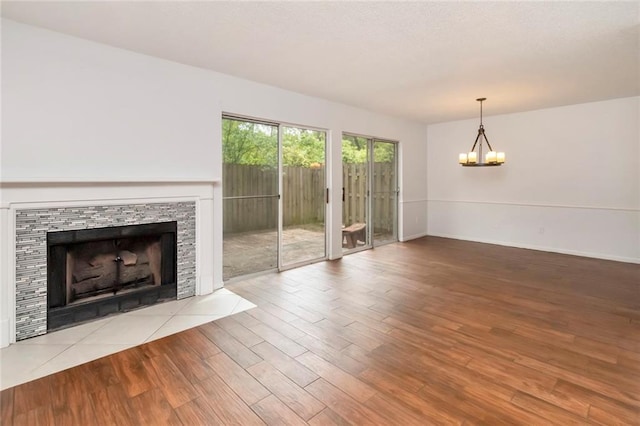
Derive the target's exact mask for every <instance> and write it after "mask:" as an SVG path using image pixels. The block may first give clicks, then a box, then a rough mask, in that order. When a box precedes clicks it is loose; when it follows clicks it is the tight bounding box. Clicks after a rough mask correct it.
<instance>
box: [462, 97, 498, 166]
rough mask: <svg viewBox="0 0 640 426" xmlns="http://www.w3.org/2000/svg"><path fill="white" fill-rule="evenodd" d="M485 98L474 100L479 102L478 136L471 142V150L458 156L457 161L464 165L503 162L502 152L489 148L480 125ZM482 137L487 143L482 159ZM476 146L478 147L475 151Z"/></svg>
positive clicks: (485, 164) (489, 164) (488, 164)
mask: <svg viewBox="0 0 640 426" xmlns="http://www.w3.org/2000/svg"><path fill="white" fill-rule="evenodd" d="M486 100H487V98H478V99H476V101H478V102H480V127H479V128H478V136H476V141H475V142H474V143H473V146H472V147H471V151H469V152H468V153H463V154H460V156H459V157H458V162H459V163H460V164H461V165H463V166H465V167H486V166H501V165H502V164H503V163H504V152H496V151H494V150H493V148H491V144H490V143H489V139H487V135H486V134H485V133H484V126H483V125H482V102H483V101H486ZM483 139H484V141H485V142H486V143H487V147H489V152H487V153H486V155H485V157H484V161H483V158H482V140H483ZM476 146H477V147H478V150H477V151H476Z"/></svg>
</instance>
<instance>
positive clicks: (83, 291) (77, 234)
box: [47, 222, 177, 330]
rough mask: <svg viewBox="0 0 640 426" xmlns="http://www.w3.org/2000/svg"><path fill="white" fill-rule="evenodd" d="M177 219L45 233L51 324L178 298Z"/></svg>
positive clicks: (58, 325) (51, 326)
mask: <svg viewBox="0 0 640 426" xmlns="http://www.w3.org/2000/svg"><path fill="white" fill-rule="evenodd" d="M176 234H177V222H161V223H151V224H142V225H129V226H114V227H107V228H92V229H83V230H72V231H58V232H48V233H47V330H54V329H57V328H61V327H65V326H69V325H72V324H74V323H78V322H83V321H87V320H90V319H95V318H99V317H102V316H105V315H109V314H112V313H115V312H126V311H129V310H132V309H136V308H138V307H141V306H146V305H152V304H155V303H158V302H162V301H165V300H171V299H176V297H177V285H176V273H177V256H176V255H177V239H176Z"/></svg>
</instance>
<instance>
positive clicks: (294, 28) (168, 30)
mask: <svg viewBox="0 0 640 426" xmlns="http://www.w3.org/2000/svg"><path fill="white" fill-rule="evenodd" d="M639 5H640V3H639V2H637V1H634V2H611V1H607V2H553V1H551V2H191V1H177V2H148V1H147V2H145V1H140V2H87V1H85V2H56V1H46V2H19V1H16V2H2V15H3V16H4V17H6V18H9V19H13V20H16V21H19V22H23V23H27V24H31V25H35V26H40V27H44V28H48V29H51V30H54V31H59V32H62V33H67V34H71V35H74V36H78V37H82V38H86V39H89V40H93V41H97V42H101V43H106V44H109V45H112V46H116V47H120V48H123V49H128V50H132V51H136V52H140V53H144V54H148V55H152V56H157V57H160V58H165V59H169V60H172V61H176V62H181V63H184V64H189V65H194V66H197V67H202V68H208V69H212V70H215V71H219V72H222V73H226V74H232V75H235V76H239V77H243V78H247V79H250V80H255V81H259V82H263V83H267V84H270V85H274V86H278V87H281V88H285V89H289V90H293V91H296V92H300V93H304V94H308V95H312V96H317V97H321V98H325V99H330V100H334V101H338V102H343V103H346V104H350V105H354V106H359V107H362V108H366V109H369V110H374V111H378V112H382V113H386V114H391V115H394V116H401V117H406V118H409V119H414V120H420V121H422V122H426V123H433V122H441V121H448V120H456V119H463V118H471V117H475V116H476V115H477V113H478V111H477V102H475V98H477V97H480V96H486V97H487V98H488V101H487V102H486V103H485V112H486V114H487V115H493V114H500V113H509V112H517V111H526V110H533V109H538V108H546V107H553V106H560V105H568V104H576V103H582V102H590V101H598V100H604V99H612V98H618V97H626V96H635V95H638V94H640V66H639V62H640V7H639Z"/></svg>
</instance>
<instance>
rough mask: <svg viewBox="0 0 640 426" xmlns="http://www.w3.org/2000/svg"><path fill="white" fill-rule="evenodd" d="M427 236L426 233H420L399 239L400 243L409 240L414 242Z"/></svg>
mask: <svg viewBox="0 0 640 426" xmlns="http://www.w3.org/2000/svg"><path fill="white" fill-rule="evenodd" d="M428 235H429V234H428V233H427V232H420V233H419V234H413V235H408V236H404V235H403V236H402V238H401V239H400V241H401V242H403V243H404V242H406V241H409V240H415V239H417V238H422V237H426V236H428Z"/></svg>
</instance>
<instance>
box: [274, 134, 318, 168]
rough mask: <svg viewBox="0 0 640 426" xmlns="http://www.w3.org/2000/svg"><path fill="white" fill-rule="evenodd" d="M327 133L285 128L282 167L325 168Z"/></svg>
mask: <svg viewBox="0 0 640 426" xmlns="http://www.w3.org/2000/svg"><path fill="white" fill-rule="evenodd" d="M324 150H325V133H324V132H319V131H316V130H308V129H299V128H295V127H284V128H283V133H282V163H283V164H282V165H283V166H292V167H321V166H324V156H325V152H324Z"/></svg>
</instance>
